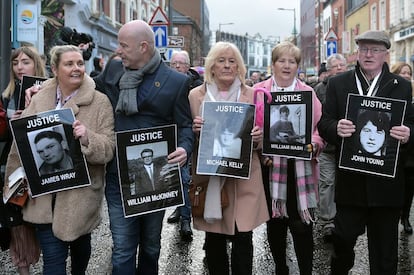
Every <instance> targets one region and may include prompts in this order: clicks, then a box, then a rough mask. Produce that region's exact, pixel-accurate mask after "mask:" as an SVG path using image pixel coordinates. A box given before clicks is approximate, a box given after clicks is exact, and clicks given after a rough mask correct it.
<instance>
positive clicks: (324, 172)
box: [315, 54, 346, 242]
mask: <svg viewBox="0 0 414 275" xmlns="http://www.w3.org/2000/svg"><path fill="white" fill-rule="evenodd" d="M345 69H346V59H345V57H344V56H343V55H342V54H332V55H330V56H329V57H328V59H327V60H326V70H327V72H326V78H325V79H324V80H322V81H321V82H320V83H319V84H318V85H316V86H315V92H316V95H317V96H318V99H319V100H320V101H321V103H322V105H324V104H325V101H326V86H327V85H328V80H329V79H330V78H331V77H333V76H335V75H337V74H340V73H342V72H344V71H345ZM319 166H320V178H319V204H318V207H319V222H320V223H321V225H322V237H323V239H324V241H325V242H331V240H332V231H333V228H334V217H335V214H336V207H335V170H336V162H335V145H333V144H329V143H328V144H327V145H326V147H325V148H324V149H323V150H322V152H321V154H320V155H319Z"/></svg>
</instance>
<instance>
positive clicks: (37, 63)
mask: <svg viewBox="0 0 414 275" xmlns="http://www.w3.org/2000/svg"><path fill="white" fill-rule="evenodd" d="M22 53H24V54H25V55H27V56H28V57H29V58H30V59H31V60H33V63H34V75H35V76H40V77H46V68H45V66H44V62H43V60H42V58H41V57H40V54H39V53H38V51H37V50H36V48H34V47H32V46H23V47H20V48H17V49H15V50H13V51H12V53H11V56H10V81H9V84H8V85H7V87H6V89H4V91H3V93H2V96H3V97H4V98H10V97H11V96H12V95H13V93H14V92H15V91H14V90H15V89H16V79H17V77H16V75H15V74H14V71H13V60H14V59H16V58H17V57H18V56H19V55H20V54H22Z"/></svg>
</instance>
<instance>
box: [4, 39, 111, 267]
mask: <svg viewBox="0 0 414 275" xmlns="http://www.w3.org/2000/svg"><path fill="white" fill-rule="evenodd" d="M50 56H51V58H50V63H51V67H52V70H53V74H54V78H52V79H49V80H47V81H46V82H44V83H43V85H42V88H41V90H40V91H39V90H37V91H34V90H33V91H32V92H33V94H34V93H35V94H34V95H33V96H32V97H31V99H30V104H29V105H28V107H27V108H26V109H25V110H24V111H23V113H22V116H30V115H35V114H37V113H40V112H45V111H48V110H54V109H61V108H71V109H72V110H73V112H74V115H75V117H76V120H75V122H74V123H73V125H72V127H73V136H74V137H75V139H79V142H80V144H81V150H82V153H83V154H84V156H85V158H86V161H87V164H88V170H89V175H90V179H91V185H90V186H87V187H81V188H76V189H70V190H64V191H58V192H56V193H54V194H45V195H42V196H39V197H36V198H31V199H29V200H28V201H27V203H26V205H25V206H24V208H23V218H24V220H25V221H27V222H30V223H31V224H34V226H35V227H36V235H37V238H38V239H39V242H40V247H41V250H42V253H43V274H45V275H49V274H50V275H52V274H53V275H57V274H62V275H63V274H66V258H67V257H68V252H69V249H70V257H71V268H72V274H85V271H86V269H87V266H88V262H89V258H90V254H91V232H92V230H93V229H94V228H96V227H97V226H98V225H99V222H100V220H101V218H100V211H101V206H102V201H103V191H104V181H103V177H104V174H105V164H106V163H107V162H108V161H109V160H110V159H111V158H112V157H113V155H114V151H115V150H114V149H115V137H114V117H113V113H112V110H111V105H110V102H109V100H108V98H107V97H106V96H105V95H102V94H101V93H99V92H98V91H96V90H95V89H94V88H95V84H94V82H93V80H92V79H91V78H90V77H89V76H88V75H87V74H85V63H84V59H83V57H82V51H81V50H80V49H79V48H78V47H76V46H72V45H65V46H55V47H53V48H52V49H51V51H50ZM20 166H21V163H20V158H19V155H18V152H17V149H16V145H15V143H13V146H12V148H11V151H10V154H9V157H8V160H7V167H6V177H8V176H9V175H10V174H11V173H12V172H13V171H15V170H16V169H17V168H18V167H20ZM68 209H70V211H68Z"/></svg>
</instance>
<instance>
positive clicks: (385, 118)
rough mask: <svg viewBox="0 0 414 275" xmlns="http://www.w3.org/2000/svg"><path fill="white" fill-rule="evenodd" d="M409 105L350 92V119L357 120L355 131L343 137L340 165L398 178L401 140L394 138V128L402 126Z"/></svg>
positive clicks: (345, 167) (348, 104)
mask: <svg viewBox="0 0 414 275" xmlns="http://www.w3.org/2000/svg"><path fill="white" fill-rule="evenodd" d="M405 104H406V103H405V102H404V101H401V100H396V99H390V98H381V97H373V96H371V97H368V96H361V95H358V94H349V95H348V102H347V113H346V119H348V120H350V121H352V122H353V124H354V125H355V132H354V133H353V134H352V136H350V137H347V138H342V142H341V149H340V154H339V168H343V169H349V170H354V171H359V172H362V173H367V174H375V175H382V176H386V177H394V175H395V172H396V167H397V159H398V153H399V146H400V143H399V140H397V139H395V138H392V137H391V135H390V130H391V128H392V127H393V126H396V125H401V123H402V120H403V117H404V113H405V107H406V105H405Z"/></svg>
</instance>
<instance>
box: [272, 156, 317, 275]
mask: <svg viewBox="0 0 414 275" xmlns="http://www.w3.org/2000/svg"><path fill="white" fill-rule="evenodd" d="M264 177H267V178H268V177H269V173H267V174H265V175H264ZM267 181H268V182H269V180H268V179H267ZM266 189H267V190H269V188H265V191H266ZM296 193H297V190H296V177H295V162H294V160H288V176H287V200H286V208H287V213H288V216H289V218H283V219H270V220H269V221H268V222H267V239H268V242H269V245H270V250H271V252H272V255H273V259H274V261H275V264H276V274H277V275H288V274H289V269H288V266H287V264H286V248H287V232H288V229H289V230H290V233H291V234H292V238H293V246H294V248H295V253H296V258H297V260H298V265H299V270H300V274H301V275H312V268H313V265H312V262H313V246H314V243H313V231H312V230H313V224H312V223H310V224H306V223H304V222H302V220H301V218H300V216H299V213H298V206H297V195H296ZM267 197H268V199H269V200H270V194H268V195H267ZM269 209H271V204H269Z"/></svg>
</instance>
